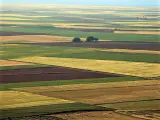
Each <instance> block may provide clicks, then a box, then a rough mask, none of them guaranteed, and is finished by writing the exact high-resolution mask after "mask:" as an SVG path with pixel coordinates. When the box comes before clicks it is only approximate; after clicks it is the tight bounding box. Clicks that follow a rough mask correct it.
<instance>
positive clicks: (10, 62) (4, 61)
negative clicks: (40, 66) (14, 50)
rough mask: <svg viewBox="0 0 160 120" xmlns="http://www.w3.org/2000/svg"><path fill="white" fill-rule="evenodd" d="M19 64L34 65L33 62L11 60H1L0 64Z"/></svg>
mask: <svg viewBox="0 0 160 120" xmlns="http://www.w3.org/2000/svg"><path fill="white" fill-rule="evenodd" d="M17 65H33V64H31V63H24V62H17V61H11V60H0V66H17Z"/></svg>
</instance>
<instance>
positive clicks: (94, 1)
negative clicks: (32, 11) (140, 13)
mask: <svg viewBox="0 0 160 120" xmlns="http://www.w3.org/2000/svg"><path fill="white" fill-rule="evenodd" d="M2 1H3V3H40V4H81V5H106V6H107V5H108V6H110V5H111V6H121V5H123V6H158V4H159V3H160V0H2ZM159 5H160V4H159Z"/></svg>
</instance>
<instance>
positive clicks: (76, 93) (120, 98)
mask: <svg viewBox="0 0 160 120" xmlns="http://www.w3.org/2000/svg"><path fill="white" fill-rule="evenodd" d="M121 84H123V83H121ZM70 87H71V88H72V85H71V86H70ZM159 88H160V85H151V86H134V87H120V88H118V87H115V88H103V89H97V88H96V89H83V88H82V89H79V90H68V91H67V90H66V91H58V92H56V91H55V92H54V89H51V91H47V92H33V93H36V94H39V95H44V96H48V97H56V98H61V99H67V100H73V101H78V102H83V103H88V104H105V103H114V102H124V101H139V100H150V99H160V97H159ZM84 93H85V94H84Z"/></svg>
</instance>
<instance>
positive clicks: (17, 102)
mask: <svg viewBox="0 0 160 120" xmlns="http://www.w3.org/2000/svg"><path fill="white" fill-rule="evenodd" d="M64 103H73V101H69V100H63V99H59V98H52V97H47V96H42V95H37V94H32V93H26V92H18V91H0V109H8V108H17V107H30V106H39V105H49V104H64Z"/></svg>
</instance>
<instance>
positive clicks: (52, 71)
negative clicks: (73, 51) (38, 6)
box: [0, 67, 119, 83]
mask: <svg viewBox="0 0 160 120" xmlns="http://www.w3.org/2000/svg"><path fill="white" fill-rule="evenodd" d="M105 77H119V75H115V74H109V73H108V74H107V73H103V72H94V71H87V70H80V69H72V68H65V67H46V68H23V69H16V70H3V71H0V83H19V82H34V81H52V80H72V79H87V78H105Z"/></svg>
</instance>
